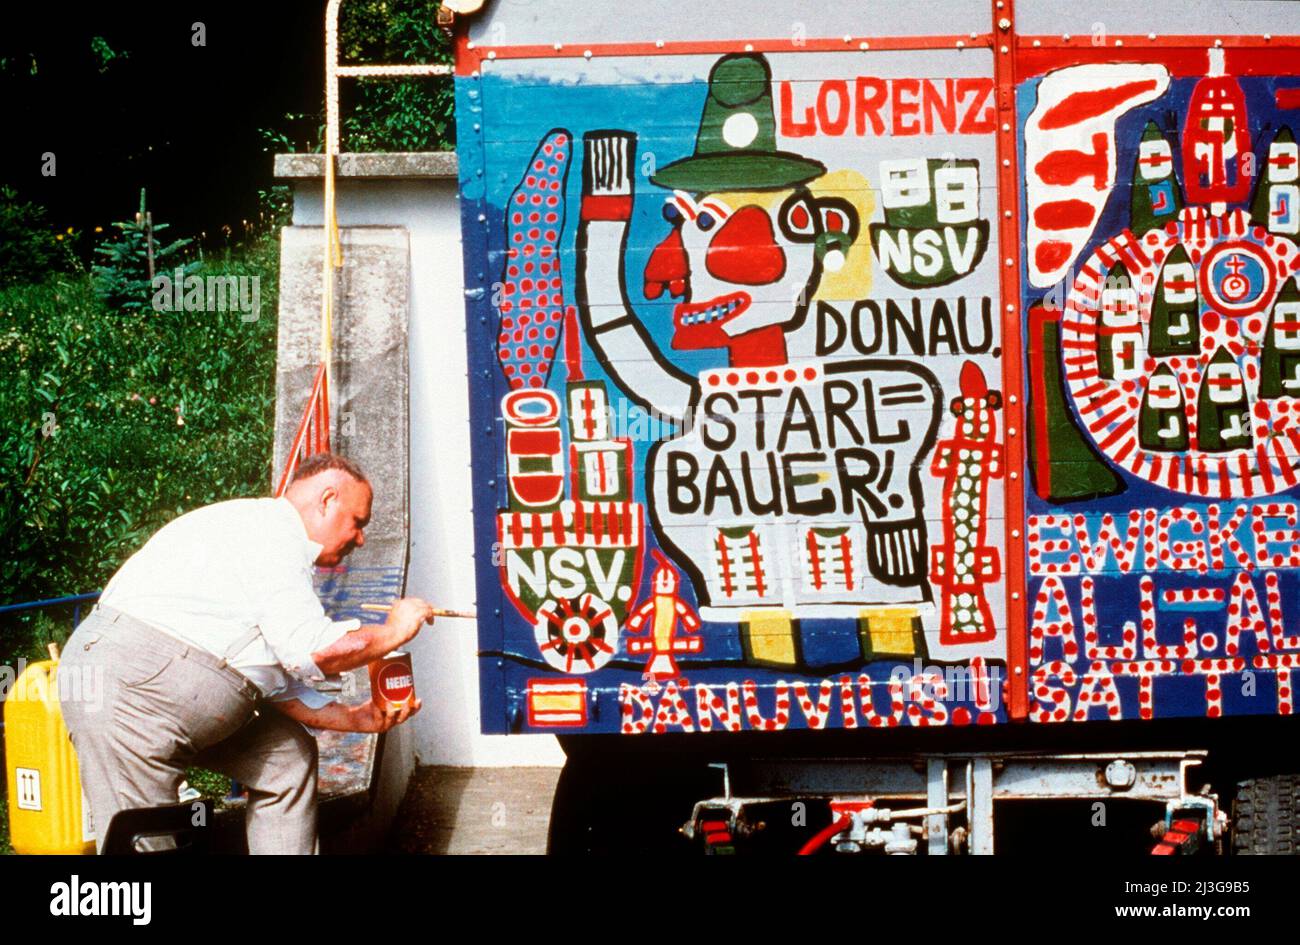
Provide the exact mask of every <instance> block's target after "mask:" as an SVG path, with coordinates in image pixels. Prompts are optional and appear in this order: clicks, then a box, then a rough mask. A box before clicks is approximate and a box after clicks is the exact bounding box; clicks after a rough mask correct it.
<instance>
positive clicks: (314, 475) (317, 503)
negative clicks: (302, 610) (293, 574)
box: [284, 457, 372, 567]
mask: <svg viewBox="0 0 1300 945" xmlns="http://www.w3.org/2000/svg"><path fill="white" fill-rule="evenodd" d="M311 459H316V457H312V458H311ZM334 459H339V457H334ZM310 462H311V460H310V459H309V460H307V461H305V462H304V463H303V465H302V466H300V467H299V469H298V472H297V474H296V475H295V476H294V478H293V482H291V483H290V484H289V488H288V489H287V490H285V493H284V497H285V498H286V499H288V500H289V502H290V504H292V505H293V507H294V508H295V509H296V510H297V511H298V515H299V516H300V517H301V518H302V524H303V527H304V528H306V530H307V537H308V538H310V539H311V540H312V541H314V542H316V543H318V544H319V545H320V546H321V553H320V555H319V556H318V557H317V558H316V563H317V564H318V565H320V566H322V567H333V566H335V565H337V564H339V563H341V562H342V561H343V559H344V558H346V557H347V556H348V555H349V554H351V553H352V551H353V550H354V549H356V548H360V547H361V546H362V545H364V544H365V543H366V539H365V535H364V529H365V527H366V525H368V524H369V523H370V504H371V499H372V493H371V489H370V483H368V482H367V481H366V480H365V477H364V476H362V475H361V472H360V470H358V469H356V467H355V466H353V465H352V464H351V463H347V462H346V461H343V462H342V463H333V464H321V463H317V464H316V466H315V468H310V467H307V464H308V463H310ZM304 467H307V468H304Z"/></svg>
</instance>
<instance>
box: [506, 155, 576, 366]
mask: <svg viewBox="0 0 1300 945" xmlns="http://www.w3.org/2000/svg"><path fill="white" fill-rule="evenodd" d="M570 152H571V145H570V143H569V136H568V135H567V134H566V133H565V132H562V131H555V132H552V133H551V134H549V135H547V136H546V137H545V138H543V139H542V143H541V144H540V145H539V146H538V148H537V151H536V152H535V153H534V154H533V159H532V161H530V162H529V165H528V168H527V170H525V172H524V176H523V178H522V179H521V180H520V182H519V186H518V187H517V188H516V189H515V191H514V193H512V194H511V195H510V199H509V201H508V202H507V203H506V210H505V213H506V247H507V249H506V265H505V269H504V272H503V273H502V287H501V293H502V295H501V299H500V300H499V303H498V311H499V313H500V318H501V327H500V332H499V334H498V335H497V357H498V358H499V359H500V361H501V370H502V372H503V373H504V374H505V376H506V381H507V383H508V384H509V385H510V389H511V390H517V389H518V388H521V387H542V386H544V385H545V384H546V381H547V378H548V377H549V376H550V373H551V365H552V364H553V363H554V359H555V346H554V341H555V340H556V339H557V338H558V337H559V334H560V331H561V330H562V327H563V324H564V318H565V315H566V313H570V312H572V311H573V306H571V305H568V304H567V303H566V302H565V296H566V293H565V290H564V282H563V278H562V276H561V273H560V253H559V241H560V235H561V234H562V233H563V232H564V193H563V188H564V179H565V173H566V171H567V169H568V164H569V155H570ZM546 341H549V342H552V343H551V344H546V343H544V342H546Z"/></svg>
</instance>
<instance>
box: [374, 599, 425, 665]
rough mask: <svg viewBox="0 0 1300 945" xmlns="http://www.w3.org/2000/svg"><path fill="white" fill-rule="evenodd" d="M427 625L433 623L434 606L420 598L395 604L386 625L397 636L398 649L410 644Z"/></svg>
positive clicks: (396, 645) (395, 646)
mask: <svg viewBox="0 0 1300 945" xmlns="http://www.w3.org/2000/svg"><path fill="white" fill-rule="evenodd" d="M426 623H428V624H431V623H433V605H432V604H430V603H429V602H428V601H427V600H421V599H420V598H418V597H403V598H402V599H401V600H399V601H398V602H397V603H395V604H393V609H392V610H390V611H389V612H388V620H386V621H385V622H384V625H385V626H387V627H389V628H390V629H391V630H392V631H393V633H394V634H396V635H397V637H398V642H397V643H395V644H394V646H393V648H394V649H396V648H397V647H399V646H402V645H403V644H405V643H409V642H410V641H411V640H412V639H413V638H414V637H415V635H416V634H417V633H419V632H420V627H421V625H423V624H426ZM379 655H380V656H383V655H384V654H382V653H381V654H379Z"/></svg>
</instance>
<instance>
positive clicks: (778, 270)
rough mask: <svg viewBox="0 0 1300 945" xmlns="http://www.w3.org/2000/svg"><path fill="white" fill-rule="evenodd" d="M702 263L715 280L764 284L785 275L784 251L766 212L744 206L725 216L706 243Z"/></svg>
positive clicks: (742, 283)
mask: <svg viewBox="0 0 1300 945" xmlns="http://www.w3.org/2000/svg"><path fill="white" fill-rule="evenodd" d="M704 265H705V268H707V269H708V270H709V273H710V275H712V276H713V277H714V278H715V279H721V280H722V281H723V282H735V283H738V284H740V285H767V284H768V283H770V282H776V281H777V280H778V279H780V278H781V277H782V276H783V275H785V253H783V252H782V251H781V247H780V246H778V245H776V238H775V235H774V234H773V233H772V220H771V218H770V217H768V215H767V212H766V211H764V210H761V209H759V208H758V207H744V208H742V209H740V210H737V211H736V212H735V213H733V214H732V215H731V216H730V217H728V218H727V222H726V223H724V224H723V225H722V229H720V230H718V233H717V235H716V236H715V237H713V241H712V242H711V243H709V250H708V252H707V253H706V254H705V257H704Z"/></svg>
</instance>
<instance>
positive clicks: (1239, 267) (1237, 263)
mask: <svg viewBox="0 0 1300 945" xmlns="http://www.w3.org/2000/svg"><path fill="white" fill-rule="evenodd" d="M1224 265H1225V266H1227V267H1228V271H1229V272H1231V273H1232V274H1233V275H1234V276H1239V275H1241V273H1242V271H1243V270H1244V269H1245V268H1246V261H1245V260H1244V259H1242V258H1241V257H1240V256H1238V255H1237V254H1236V253H1233V254H1232V255H1231V256H1229V257H1228V261H1227V262H1226V263H1224Z"/></svg>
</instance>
